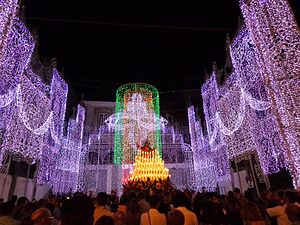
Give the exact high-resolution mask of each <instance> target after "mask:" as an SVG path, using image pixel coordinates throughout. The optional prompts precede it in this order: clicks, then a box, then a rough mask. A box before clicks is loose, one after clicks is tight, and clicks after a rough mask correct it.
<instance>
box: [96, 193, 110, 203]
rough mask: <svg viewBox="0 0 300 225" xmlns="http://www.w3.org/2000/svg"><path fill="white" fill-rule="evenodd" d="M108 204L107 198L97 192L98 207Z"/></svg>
mask: <svg viewBox="0 0 300 225" xmlns="http://www.w3.org/2000/svg"><path fill="white" fill-rule="evenodd" d="M107 202H108V196H107V194H106V193H105V192H99V193H98V195H97V203H98V205H100V206H105V205H106V204H107Z"/></svg>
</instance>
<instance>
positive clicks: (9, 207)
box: [0, 202, 15, 216]
mask: <svg viewBox="0 0 300 225" xmlns="http://www.w3.org/2000/svg"><path fill="white" fill-rule="evenodd" d="M14 207H15V205H14V204H13V203H12V202H4V203H2V204H1V205H0V216H8V215H10V214H11V212H12V211H13V209H14Z"/></svg>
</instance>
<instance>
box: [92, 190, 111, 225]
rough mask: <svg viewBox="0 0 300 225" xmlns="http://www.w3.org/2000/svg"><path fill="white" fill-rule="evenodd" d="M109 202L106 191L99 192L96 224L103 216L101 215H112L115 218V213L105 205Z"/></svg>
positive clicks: (95, 216)
mask: <svg viewBox="0 0 300 225" xmlns="http://www.w3.org/2000/svg"><path fill="white" fill-rule="evenodd" d="M107 202H108V196H107V194H106V193H105V192H99V193H98V195H97V203H98V204H97V206H96V207H95V210H94V224H95V223H96V222H97V220H99V219H100V218H101V216H110V217H112V218H114V213H113V212H111V211H110V210H108V209H107V208H106V207H105V206H106V204H107Z"/></svg>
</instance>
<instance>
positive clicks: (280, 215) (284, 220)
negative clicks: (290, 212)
mask: <svg viewBox="0 0 300 225" xmlns="http://www.w3.org/2000/svg"><path fill="white" fill-rule="evenodd" d="M295 202H296V192H294V191H286V192H285V196H284V198H283V203H284V204H283V205H278V206H275V207H272V208H267V209H266V211H267V213H268V215H269V216H270V217H276V220H277V225H291V224H292V222H291V221H290V220H289V218H288V217H287V214H286V212H285V208H286V206H287V204H289V203H295Z"/></svg>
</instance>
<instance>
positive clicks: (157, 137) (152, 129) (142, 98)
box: [114, 83, 161, 165]
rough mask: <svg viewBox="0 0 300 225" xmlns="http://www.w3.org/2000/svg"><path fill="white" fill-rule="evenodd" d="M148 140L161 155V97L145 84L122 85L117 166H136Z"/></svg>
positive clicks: (117, 116)
mask: <svg viewBox="0 0 300 225" xmlns="http://www.w3.org/2000/svg"><path fill="white" fill-rule="evenodd" d="M145 140H148V141H149V142H150V144H151V145H152V146H151V147H155V148H157V150H158V152H159V154H160V155H161V128H160V110H159V94H158V91H157V89H156V88H155V87H153V86H152V85H149V84H144V83H130V84H125V85H122V86H121V87H119V88H118V90H117V93H116V120H115V140H114V143H115V146H114V163H115V164H118V165H120V164H133V163H134V160H135V156H136V154H137V147H136V146H137V145H142V144H143V143H144V141H145Z"/></svg>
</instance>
